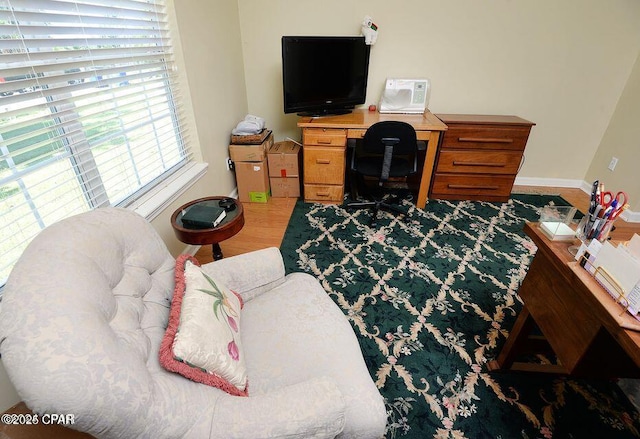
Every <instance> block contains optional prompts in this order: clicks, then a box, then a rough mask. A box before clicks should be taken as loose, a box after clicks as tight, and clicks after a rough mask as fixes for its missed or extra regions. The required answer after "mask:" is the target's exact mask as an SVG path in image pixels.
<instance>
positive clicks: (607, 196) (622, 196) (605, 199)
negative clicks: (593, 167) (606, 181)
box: [600, 191, 629, 207]
mask: <svg viewBox="0 0 640 439" xmlns="http://www.w3.org/2000/svg"><path fill="white" fill-rule="evenodd" d="M614 201H615V202H616V203H615V205H614V207H615V206H624V205H625V204H627V202H628V201H629V196H628V195H627V193H626V192H625V191H620V192H617V193H616V195H615V196H614V195H613V193H611V192H609V191H605V192H602V193H600V204H602V205H603V206H604V207H609V206H611V205H612V204H613V202H614Z"/></svg>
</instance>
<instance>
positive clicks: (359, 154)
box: [351, 121, 418, 185]
mask: <svg viewBox="0 0 640 439" xmlns="http://www.w3.org/2000/svg"><path fill="white" fill-rule="evenodd" d="M417 151H418V142H417V139H416V130H415V129H414V128H413V127H412V126H411V125H409V124H408V123H406V122H400V121H383V122H377V123H375V124H373V125H371V126H370V127H369V129H368V130H367V131H366V132H365V134H364V137H363V141H362V144H361V146H360V147H356V150H355V151H354V152H353V155H352V158H351V170H352V171H355V172H359V173H361V174H364V175H369V176H375V177H377V178H378V181H379V183H378V184H379V185H382V184H383V183H384V182H386V181H387V180H388V178H389V177H390V176H395V177H397V176H407V175H409V174H413V173H415V172H416V170H417ZM400 157H401V158H400ZM358 162H359V164H360V166H359V165H358Z"/></svg>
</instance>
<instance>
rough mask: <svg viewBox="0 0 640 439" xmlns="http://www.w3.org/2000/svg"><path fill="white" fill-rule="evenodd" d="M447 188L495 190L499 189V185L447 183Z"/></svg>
mask: <svg viewBox="0 0 640 439" xmlns="http://www.w3.org/2000/svg"><path fill="white" fill-rule="evenodd" d="M447 187H448V188H449V189H488V190H491V191H495V190H498V189H500V186H476V185H472V184H448V185H447Z"/></svg>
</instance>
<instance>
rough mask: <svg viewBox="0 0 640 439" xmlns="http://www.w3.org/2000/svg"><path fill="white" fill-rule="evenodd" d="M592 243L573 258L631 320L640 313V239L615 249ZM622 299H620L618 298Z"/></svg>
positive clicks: (606, 244) (637, 237)
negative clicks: (620, 304) (579, 262)
mask: <svg viewBox="0 0 640 439" xmlns="http://www.w3.org/2000/svg"><path fill="white" fill-rule="evenodd" d="M596 243H597V241H596V240H593V241H592V242H591V243H590V244H589V245H588V246H584V245H583V246H582V247H581V248H580V250H578V253H577V254H576V259H577V260H579V261H580V260H583V256H584V257H585V259H584V260H586V261H587V262H586V263H585V262H582V263H581V265H583V266H584V268H585V269H586V270H587V271H589V272H590V273H591V274H592V275H593V276H594V277H595V278H596V280H597V281H598V282H599V283H600V285H602V286H603V287H604V289H605V290H607V291H608V292H609V294H611V295H612V296H613V297H614V298H616V299H617V300H619V301H620V302H621V303H622V305H623V306H626V307H627V310H628V311H629V312H630V313H631V314H632V315H634V316H638V314H639V313H640V236H638V235H637V234H636V235H633V238H631V240H630V241H628V242H626V243H622V244H618V245H617V246H614V245H613V244H611V243H610V242H609V241H606V242H604V243H603V244H600V243H597V244H596ZM620 295H622V297H620Z"/></svg>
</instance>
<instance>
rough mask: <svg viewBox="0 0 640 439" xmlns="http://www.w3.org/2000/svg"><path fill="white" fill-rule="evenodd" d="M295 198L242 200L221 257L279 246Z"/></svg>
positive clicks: (577, 201) (563, 191)
mask: <svg viewBox="0 0 640 439" xmlns="http://www.w3.org/2000/svg"><path fill="white" fill-rule="evenodd" d="M513 191H514V192H515V193H535V194H554V195H560V196H562V197H563V198H564V199H565V200H567V201H568V202H569V203H571V204H572V205H574V206H576V207H577V208H578V209H580V210H582V211H583V212H585V211H586V210H587V209H588V208H589V196H588V195H587V194H586V193H585V192H583V191H582V190H581V189H568V188H559V187H539V186H514V188H513ZM296 201H297V199H294V198H271V199H270V200H269V202H268V203H245V204H243V207H244V216H245V225H244V227H243V228H242V230H241V231H240V232H239V233H238V234H237V235H235V236H233V237H232V238H230V239H228V240H226V241H224V242H222V243H220V247H221V248H222V253H223V254H224V256H226V257H228V256H233V255H238V254H241V253H247V252H250V251H253V250H259V249H262V248H267V247H271V246H273V247H280V244H281V243H282V238H283V237H284V232H285V230H286V228H287V224H288V223H289V218H290V216H291V212H293V208H294V206H295V204H296ZM634 233H638V234H640V223H626V222H625V221H623V220H621V219H619V220H618V221H617V222H616V230H615V232H613V233H612V237H613V238H614V239H619V240H627V239H629V238H630V237H631V236H632V235H633V234H634ZM196 258H198V260H199V261H200V263H202V264H204V263H207V262H211V261H212V260H213V258H212V256H211V247H210V246H204V247H202V248H200V250H199V251H198V252H197V254H196Z"/></svg>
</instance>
